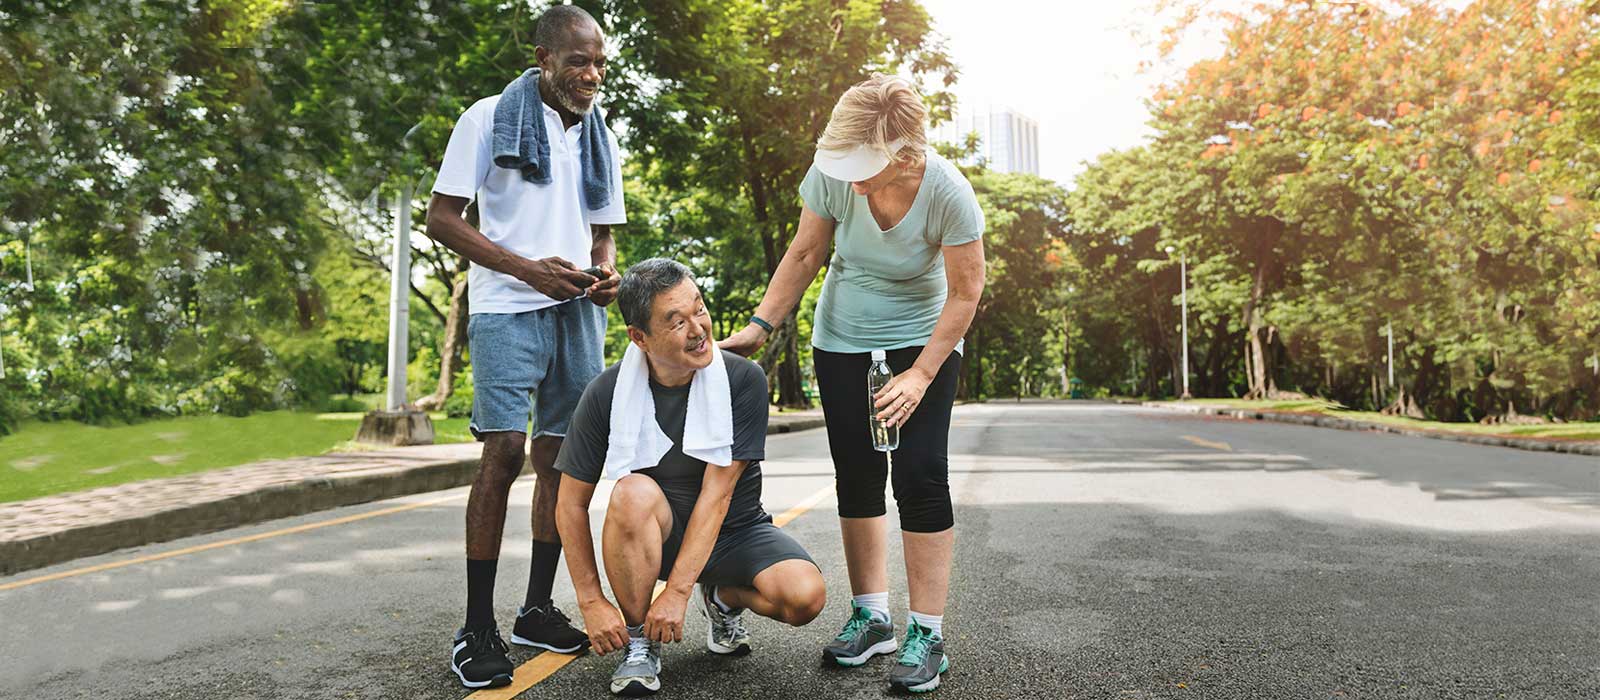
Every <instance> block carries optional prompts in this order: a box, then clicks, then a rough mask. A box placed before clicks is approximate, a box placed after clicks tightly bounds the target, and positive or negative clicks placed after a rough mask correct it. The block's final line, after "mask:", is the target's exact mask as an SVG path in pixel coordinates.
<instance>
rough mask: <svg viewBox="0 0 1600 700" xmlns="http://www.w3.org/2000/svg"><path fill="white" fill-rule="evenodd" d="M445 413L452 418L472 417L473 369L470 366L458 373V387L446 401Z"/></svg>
mask: <svg viewBox="0 0 1600 700" xmlns="http://www.w3.org/2000/svg"><path fill="white" fill-rule="evenodd" d="M444 413H445V415H447V416H449V417H451V418H471V417H472V371H471V370H470V369H469V368H465V367H464V368H462V369H461V371H460V372H458V373H456V388H455V391H452V392H450V398H449V399H446V400H445V402H444Z"/></svg>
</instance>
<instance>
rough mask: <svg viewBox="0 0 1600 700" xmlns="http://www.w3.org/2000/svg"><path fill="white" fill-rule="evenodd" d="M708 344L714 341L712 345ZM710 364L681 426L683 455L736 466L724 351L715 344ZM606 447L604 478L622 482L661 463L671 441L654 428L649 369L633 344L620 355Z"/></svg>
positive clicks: (693, 388) (694, 385)
mask: <svg viewBox="0 0 1600 700" xmlns="http://www.w3.org/2000/svg"><path fill="white" fill-rule="evenodd" d="M707 342H710V341H709V340H708V341H707ZM711 353H712V355H711V365H710V366H708V367H706V368H704V369H700V370H696V371H695V373H694V379H692V380H691V381H690V383H689V405H688V411H687V414H686V416H685V418H684V421H683V453H684V454H685V455H688V456H690V457H693V458H695V459H698V460H701V461H703V462H705V463H706V464H713V465H717V466H724V467H725V466H728V465H730V464H732V463H733V399H732V394H731V393H729V391H728V370H727V368H726V367H724V365H723V360H722V350H721V349H719V348H717V346H716V343H711ZM608 442H609V444H608V445H607V447H606V466H605V477H606V478H607V479H613V480H614V479H621V478H622V477H624V476H627V475H628V474H630V473H632V472H635V471H637V470H640V469H649V468H650V467H654V466H656V465H658V464H660V463H661V458H662V457H665V456H666V455H667V453H668V452H670V451H671V450H672V439H671V438H669V437H667V434H666V433H665V432H663V431H662V430H661V426H660V425H659V424H657V423H656V404H655V400H654V398H653V397H652V396H651V394H650V366H649V363H648V362H646V361H645V356H644V351H643V350H640V349H639V346H637V345H634V344H633V343H628V349H627V351H626V352H624V353H623V354H622V366H621V367H620V368H619V369H618V371H617V385H616V387H615V388H614V389H612V390H611V438H610V440H609V441H608Z"/></svg>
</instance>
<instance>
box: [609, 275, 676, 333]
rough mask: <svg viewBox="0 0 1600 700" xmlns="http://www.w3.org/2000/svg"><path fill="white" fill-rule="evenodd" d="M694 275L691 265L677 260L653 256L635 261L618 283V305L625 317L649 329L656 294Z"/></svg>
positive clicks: (628, 321)
mask: <svg viewBox="0 0 1600 700" xmlns="http://www.w3.org/2000/svg"><path fill="white" fill-rule="evenodd" d="M691 277H692V275H690V273H689V268H688V267H686V266H684V264H683V263H680V262H678V261H676V260H669V259H667V258H650V259H649V260H645V261H642V262H638V263H635V264H634V265H633V266H632V267H629V268H628V271H627V272H626V273H624V274H623V275H622V282H621V283H620V284H618V285H617V308H618V309H620V310H621V311H622V320H623V321H624V322H626V323H627V324H628V325H629V326H631V327H633V328H637V329H639V330H641V331H644V332H646V333H649V332H650V307H651V306H653V305H654V304H655V303H656V297H658V296H661V293H662V292H665V291H667V290H668V289H672V288H673V287H676V286H678V285H679V284H682V283H683V281H684V280H686V279H690V278H691Z"/></svg>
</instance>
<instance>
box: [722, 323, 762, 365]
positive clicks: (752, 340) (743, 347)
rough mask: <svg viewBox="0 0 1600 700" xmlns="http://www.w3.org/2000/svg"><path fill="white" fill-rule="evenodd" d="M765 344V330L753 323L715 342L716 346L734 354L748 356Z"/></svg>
mask: <svg viewBox="0 0 1600 700" xmlns="http://www.w3.org/2000/svg"><path fill="white" fill-rule="evenodd" d="M766 344H767V332H766V331H765V330H763V329H762V328H761V326H758V325H756V324H754V323H751V324H748V325H746V326H745V327H744V330H741V331H739V332H738V333H734V334H733V335H730V336H728V337H727V338H725V339H723V341H722V342H720V343H717V347H719V348H722V349H723V350H727V351H728V352H731V353H733V354H735V355H740V356H743V357H749V356H751V355H754V354H756V351H757V350H760V349H761V346H763V345H766Z"/></svg>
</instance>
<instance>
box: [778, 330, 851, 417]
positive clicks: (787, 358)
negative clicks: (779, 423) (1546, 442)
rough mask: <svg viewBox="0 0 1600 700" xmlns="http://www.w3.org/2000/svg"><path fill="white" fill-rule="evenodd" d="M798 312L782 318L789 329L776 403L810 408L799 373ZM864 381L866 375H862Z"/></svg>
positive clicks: (803, 380)
mask: <svg viewBox="0 0 1600 700" xmlns="http://www.w3.org/2000/svg"><path fill="white" fill-rule="evenodd" d="M797 317H798V313H797V312H795V311H791V312H789V316H788V318H785V319H784V320H783V325H784V327H786V328H788V329H789V332H788V334H787V335H788V343H786V347H785V348H784V352H783V364H782V365H781V366H780V367H779V368H778V405H780V406H783V407H785V408H811V398H810V397H808V396H806V394H805V390H804V389H803V388H802V385H803V384H804V383H805V377H804V375H802V374H801V373H800V337H799V336H800V321H799V319H798V318H797ZM862 381H866V377H862Z"/></svg>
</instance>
